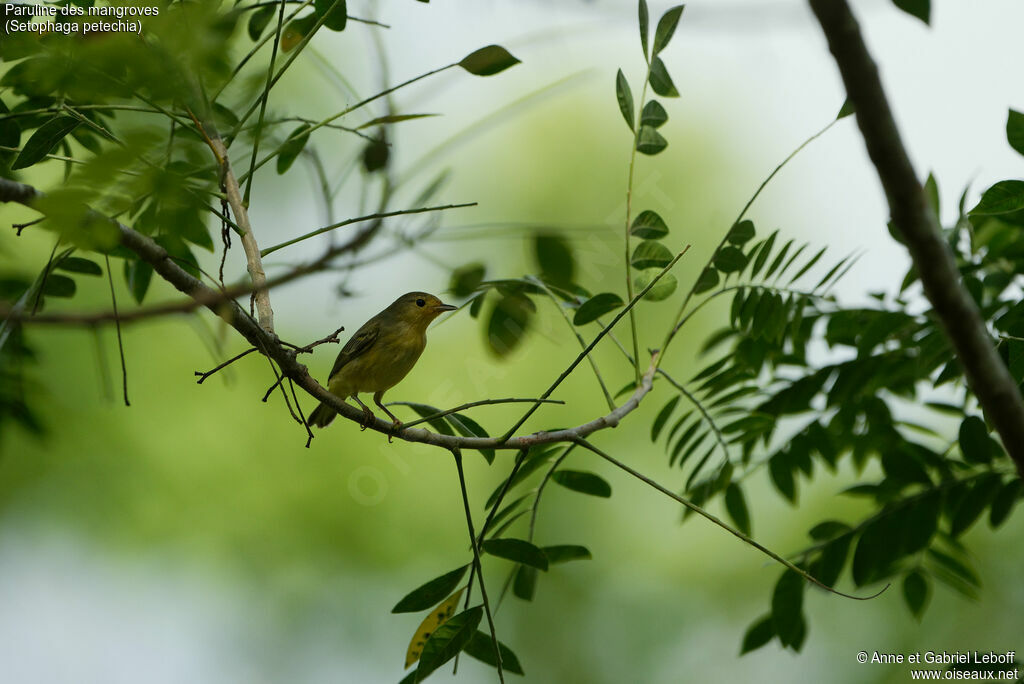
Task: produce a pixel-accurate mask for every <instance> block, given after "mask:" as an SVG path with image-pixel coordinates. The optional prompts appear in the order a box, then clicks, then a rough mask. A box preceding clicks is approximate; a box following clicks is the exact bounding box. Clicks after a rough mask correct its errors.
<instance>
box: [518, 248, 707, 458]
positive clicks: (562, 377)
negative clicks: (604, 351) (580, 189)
mask: <svg viewBox="0 0 1024 684" xmlns="http://www.w3.org/2000/svg"><path fill="white" fill-rule="evenodd" d="M689 249H690V245H686V247H684V248H683V251H681V252H679V254H676V255H675V257H674V258H673V259H672V261H670V262H669V263H668V264H667V265H666V266H665V268H663V269H661V271H659V272H658V275H656V276H654V277H653V278H652V279H651V282H650V283H648V284H647V287H645V288H644V289H643V290H641V291H640V292H639V293H638V294H637V295H636V296H634V297H633V298H632V299H631V300H629V303H627V304H626V306H625V307H624V308H623V309H622V311H619V313H617V314H616V315H615V318H613V319H612V322H611V323H609V324H608V325H607V326H605V327H604V328H603V329H602V330H601V332H599V333H598V334H597V335H596V336H595V337H594V339H593V340H592V341H591V342H590V344H588V345H587V347H586V348H585V349H584V350H583V351H582V352H580V354H579V355H578V356H577V357H576V359H575V360H574V361H573V362H572V363H571V364H569V367H568V368H566V369H565V370H564V371H562V374H561V375H559V376H558V377H557V378H556V379H555V381H554V382H553V383H551V386H550V387H548V389H547V390H546V391H545V392H544V394H542V395H541V396H540V398H541V399H547V398H548V397H550V396H551V393H552V392H554V391H555V389H557V388H558V386H559V385H561V384H562V381H563V380H565V379H566V378H567V377H569V374H570V373H572V372H573V370H575V368H576V366H578V365H580V362H581V361H583V359H585V358H586V357H587V356H588V355H589V354H590V352H591V351H593V349H594V347H596V346H597V343H598V342H600V341H601V339H602V338H603V337H604V336H605V335H606V334H608V331H609V330H611V329H612V328H614V327H615V324H616V323H618V322H619V321H620V320H622V317H623V316H625V315H626V314H627V313H629V312H630V311H631V310H632V309H633V307H634V306H636V303H637V302H639V301H640V299H641V298H643V296H644V295H645V294H647V293H648V292H649V291H650V290H651V288H652V287H654V286H655V285H657V284H658V281H659V280H661V279H662V277H664V276H665V274H667V273H668V272H669V271H670V270H672V267H673V266H675V265H676V262H678V261H679V260H680V259H681V258H682V257H683V255H684V254H686V253H687V252H688V251H689ZM657 357H658V355H657V354H655V361H654V363H655V365H656V364H657V360H656V359H657ZM539 407H540V402H539V401H538V402H537V403H536V404H534V405H533V406H531V407H530V409H529V410H528V411H527V412H526V413H525V414H524V415H523V417H522V418H520V419H519V421H518V422H516V424H515V425H513V426H512V427H511V428H509V430H508V432H506V433H505V435H504V436H503V437H502V440H503V441H504V440H507V439H508V438H509V437H511V436H512V435H514V434H515V432H516V430H518V429H519V428H521V427H522V426H523V423H525V422H526V421H527V419H529V417H530V416H532V415H533V413H534V411H536V410H537V409H538V408H539Z"/></svg>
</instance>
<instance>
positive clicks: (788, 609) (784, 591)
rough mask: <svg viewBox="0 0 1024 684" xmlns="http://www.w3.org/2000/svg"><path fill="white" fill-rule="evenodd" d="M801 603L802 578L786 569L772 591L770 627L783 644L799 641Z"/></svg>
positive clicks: (802, 598) (802, 595) (801, 618)
mask: <svg viewBox="0 0 1024 684" xmlns="http://www.w3.org/2000/svg"><path fill="white" fill-rule="evenodd" d="M803 605H804V578H803V577H801V576H800V575H798V574H797V573H795V572H793V571H792V570H789V569H787V570H786V571H785V572H784V573H782V577H780V578H779V581H778V582H777V583H776V584H775V590H774V591H773V592H772V629H773V630H774V632H775V633H776V634H777V635H778V637H779V641H780V642H782V645H783V646H789V645H791V644H796V643H798V642H799V641H800V638H799V637H800V632H801V631H802V628H803V615H802V613H803Z"/></svg>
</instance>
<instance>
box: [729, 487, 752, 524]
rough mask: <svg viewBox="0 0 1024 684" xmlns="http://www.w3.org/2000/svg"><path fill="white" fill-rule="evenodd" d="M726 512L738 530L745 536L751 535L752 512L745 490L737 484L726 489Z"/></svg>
mask: <svg viewBox="0 0 1024 684" xmlns="http://www.w3.org/2000/svg"><path fill="white" fill-rule="evenodd" d="M725 510H726V511H727V512H728V513H729V517H730V518H732V521H733V523H735V524H736V528H737V529H739V531H740V532H742V533H743V534H745V535H748V536H749V535H750V512H749V511H748V510H747V501H746V499H745V498H744V496H743V490H742V489H741V488H740V486H739V485H737V484H736V483H735V482H733V483H730V484H729V486H728V487H726V489H725Z"/></svg>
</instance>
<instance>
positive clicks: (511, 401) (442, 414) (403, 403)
mask: <svg viewBox="0 0 1024 684" xmlns="http://www.w3.org/2000/svg"><path fill="white" fill-rule="evenodd" d="M536 402H541V403H544V404H563V405H564V404H565V402H564V401H562V400H561V399H519V398H515V399H480V400H478V401H470V402H468V403H465V404H461V405H459V406H456V407H455V408H450V409H446V410H444V411H438V412H437V413H432V414H430V415H429V416H426V417H425V418H419V419H418V420H414V421H411V422H408V423H402V425H403V426H404V427H413V426H415V425H419V424H420V423H427V422H430V421H432V420H436V419H438V418H444V417H445V416H448V415H451V414H453V413H458V412H459V411H465V410H466V409H471V408H473V407H475V406H491V405H492V404H526V403H536ZM387 405H388V406H417V405H418V404H416V402H412V401H389V402H388V403H387ZM614 408H615V407H614V406H613V407H612V409H613V410H614Z"/></svg>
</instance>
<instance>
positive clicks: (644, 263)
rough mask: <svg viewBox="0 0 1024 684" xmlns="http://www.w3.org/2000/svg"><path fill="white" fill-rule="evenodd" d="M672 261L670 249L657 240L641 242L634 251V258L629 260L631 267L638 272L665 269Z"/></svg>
mask: <svg viewBox="0 0 1024 684" xmlns="http://www.w3.org/2000/svg"><path fill="white" fill-rule="evenodd" d="M671 261H672V252H670V251H668V247H666V246H665V245H663V244H661V243H660V242H657V241H655V240H644V241H643V242H641V243H640V244H639V245H637V246H636V249H634V250H633V256H632V257H630V259H629V263H630V265H631V266H632V267H633V268H635V269H637V270H638V271H643V270H645V269H648V268H665V267H666V266H668V265H669V263H671Z"/></svg>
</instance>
